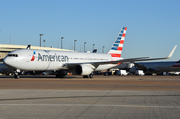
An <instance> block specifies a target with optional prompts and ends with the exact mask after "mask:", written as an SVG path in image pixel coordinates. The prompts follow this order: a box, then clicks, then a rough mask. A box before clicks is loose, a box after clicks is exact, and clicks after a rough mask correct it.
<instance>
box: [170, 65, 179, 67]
mask: <svg viewBox="0 0 180 119" xmlns="http://www.w3.org/2000/svg"><path fill="white" fill-rule="evenodd" d="M172 67H180V65H172Z"/></svg>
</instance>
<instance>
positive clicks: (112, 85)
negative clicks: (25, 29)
mask: <svg viewBox="0 0 180 119" xmlns="http://www.w3.org/2000/svg"><path fill="white" fill-rule="evenodd" d="M0 118H3V119H11V118H13V119H19V118H23V119H24V118H25V119H26V118H28V119H29V118H35V119H49V118H50V119H57V118H59V119H85V118H86V119H92V118H93V119H102V118H103V119H105V118H107V119H109V118H111V119H119V118H123V119H132V118H133V119H146V118H148V119H151V118H152V119H159V118H162V119H169V118H171V119H177V118H180V76H99V75H97V76H96V75H95V76H94V78H92V79H88V78H87V79H86V78H82V77H81V76H67V77H66V78H63V79H59V78H55V77H54V76H21V78H20V79H14V78H13V77H12V76H7V77H6V76H0Z"/></svg>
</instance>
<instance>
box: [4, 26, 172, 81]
mask: <svg viewBox="0 0 180 119" xmlns="http://www.w3.org/2000/svg"><path fill="white" fill-rule="evenodd" d="M126 30H127V27H123V28H122V29H121V31H120V32H119V34H118V36H117V38H116V40H115V42H114V44H113V45H112V47H111V49H110V50H109V52H108V53H107V54H102V53H84V52H74V51H71V52H69V51H68V52H67V51H53V50H33V49H19V50H15V51H12V52H10V53H9V54H8V55H7V56H6V57H5V58H4V61H3V62H4V64H6V65H7V66H9V67H11V68H13V69H14V70H15V73H14V74H15V75H14V76H15V78H19V76H18V73H17V71H19V70H23V71H56V72H57V74H56V77H63V76H64V74H63V72H64V71H72V72H75V73H76V74H77V75H82V76H83V77H84V78H88V77H89V78H92V77H93V71H104V70H107V69H109V68H112V67H114V66H116V65H118V63H122V62H135V61H147V60H160V59H168V58H170V57H171V56H172V54H173V53H174V50H175V49H176V46H175V47H174V48H173V50H172V51H171V53H170V54H169V55H168V56H167V57H164V58H149V57H141V58H130V59H123V58H121V53H122V49H123V44H124V39H125V35H126Z"/></svg>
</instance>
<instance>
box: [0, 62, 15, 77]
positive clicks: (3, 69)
mask: <svg viewBox="0 0 180 119" xmlns="http://www.w3.org/2000/svg"><path fill="white" fill-rule="evenodd" d="M12 71H13V69H11V68H9V67H7V66H6V65H5V64H4V63H2V62H1V63H0V73H2V74H6V75H9V74H10V73H12Z"/></svg>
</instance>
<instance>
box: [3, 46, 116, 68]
mask: <svg viewBox="0 0 180 119" xmlns="http://www.w3.org/2000/svg"><path fill="white" fill-rule="evenodd" d="M111 60H112V59H111V55H110V54H100V53H82V52H67V51H47V50H31V49H21V50H15V51H12V52H10V53H9V54H8V55H7V56H6V58H5V59H4V63H5V64H6V65H8V66H9V67H12V68H14V69H20V70H25V71H53V70H56V71H58V70H64V69H67V67H66V66H65V65H67V64H76V63H77V64H81V63H87V64H88V62H91V64H92V62H105V61H111ZM114 66H116V64H104V65H96V66H95V70H96V71H102V70H107V69H109V68H111V67H114Z"/></svg>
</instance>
